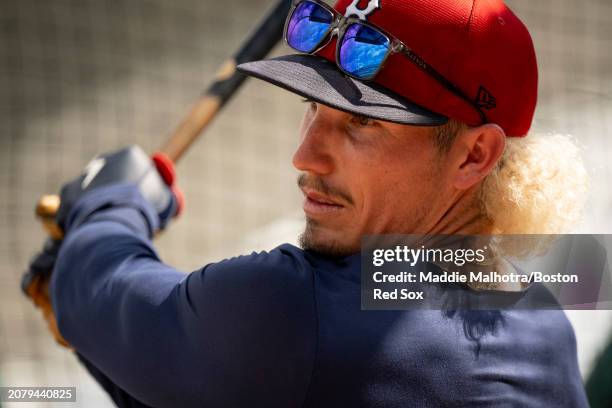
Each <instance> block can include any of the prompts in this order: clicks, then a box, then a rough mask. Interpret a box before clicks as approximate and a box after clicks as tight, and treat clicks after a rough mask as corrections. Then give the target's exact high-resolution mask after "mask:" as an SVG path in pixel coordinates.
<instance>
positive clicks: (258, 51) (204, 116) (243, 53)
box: [36, 0, 292, 240]
mask: <svg viewBox="0 0 612 408" xmlns="http://www.w3.org/2000/svg"><path fill="white" fill-rule="evenodd" d="M291 1H292V0H280V1H279V2H278V3H277V4H276V5H275V6H274V7H273V8H272V9H270V11H269V12H268V14H267V15H266V16H265V17H264V19H263V20H262V21H261V23H260V24H259V26H258V27H257V28H256V29H255V30H254V31H253V32H252V33H251V35H249V37H247V40H246V41H245V42H244V43H243V44H242V46H241V47H240V48H239V50H238V52H237V53H236V54H234V56H233V57H232V58H230V59H228V60H227V61H225V62H224V63H223V64H222V65H221V67H220V68H219V69H218V71H217V74H216V77H215V80H214V81H213V82H212V84H210V86H209V87H208V89H207V90H206V92H205V93H204V94H203V95H202V97H201V98H200V99H199V100H198V102H197V103H196V104H195V105H194V106H193V108H192V109H191V111H190V112H189V114H187V116H186V117H185V118H184V119H183V120H182V122H181V123H180V124H179V126H178V127H177V128H176V130H175V131H174V133H172V135H171V136H170V138H169V139H168V140H167V141H166V143H165V144H164V145H163V147H162V148H161V150H160V151H161V153H164V154H165V155H166V156H167V157H168V158H169V159H170V160H172V161H173V162H174V163H176V162H178V160H180V158H181V157H182V156H183V154H184V153H185V152H186V151H187V150H188V149H189V148H190V147H191V146H192V145H193V143H194V142H195V141H196V140H197V139H198V138H199V137H200V136H201V135H202V134H203V132H204V130H205V129H206V128H207V127H208V125H210V123H211V122H212V121H213V119H214V118H215V117H216V116H217V114H218V113H219V112H220V111H221V109H222V108H223V106H224V105H225V104H226V103H227V101H229V100H230V98H231V97H232V96H233V95H234V94H235V93H236V91H237V90H238V89H239V88H240V86H241V85H242V84H243V83H244V81H245V79H246V75H244V74H241V73H240V72H238V71H237V70H236V66H237V65H239V64H242V63H244V62H250V61H255V60H259V59H262V58H264V57H265V56H266V55H268V54H269V53H270V51H271V50H272V48H274V46H275V45H276V44H277V43H278V42H279V40H280V39H281V36H282V32H283V27H284V22H285V18H286V16H287V14H288V12H289V9H290V6H291ZM60 204H61V202H60V198H59V196H57V195H45V196H43V197H41V199H40V200H39V201H38V203H37V205H36V215H37V217H38V218H39V219H40V220H41V222H42V224H43V227H44V229H45V230H46V232H47V234H49V236H50V237H51V238H53V239H55V240H60V239H62V238H63V231H62V230H61V228H60V227H59V226H58V225H57V224H56V223H55V215H56V214H57V211H58V209H59V206H60Z"/></svg>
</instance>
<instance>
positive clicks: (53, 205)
mask: <svg viewBox="0 0 612 408" xmlns="http://www.w3.org/2000/svg"><path fill="white" fill-rule="evenodd" d="M59 206H60V197H59V196H58V195H44V196H42V197H41V198H40V199H39V200H38V203H37V204H36V216H37V217H38V218H40V220H41V222H42V224H43V228H44V229H45V231H47V233H48V234H49V236H50V237H51V238H53V239H55V240H61V239H62V238H63V237H64V231H62V229H61V228H60V227H59V225H57V223H56V222H55V216H56V214H57V211H58V210H59Z"/></svg>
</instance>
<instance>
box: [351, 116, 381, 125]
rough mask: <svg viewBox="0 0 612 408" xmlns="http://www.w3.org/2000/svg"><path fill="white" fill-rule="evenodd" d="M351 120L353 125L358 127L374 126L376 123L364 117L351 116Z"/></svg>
mask: <svg viewBox="0 0 612 408" xmlns="http://www.w3.org/2000/svg"><path fill="white" fill-rule="evenodd" d="M353 120H354V121H355V123H357V124H359V126H374V125H375V124H376V121H375V120H374V119H372V118H368V117H367V116H364V115H355V116H353Z"/></svg>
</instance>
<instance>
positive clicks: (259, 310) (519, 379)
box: [51, 185, 587, 408]
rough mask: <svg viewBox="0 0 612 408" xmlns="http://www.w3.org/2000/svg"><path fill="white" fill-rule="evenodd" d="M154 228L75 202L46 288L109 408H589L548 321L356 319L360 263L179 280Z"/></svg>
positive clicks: (549, 315) (276, 267) (280, 262)
mask: <svg viewBox="0 0 612 408" xmlns="http://www.w3.org/2000/svg"><path fill="white" fill-rule="evenodd" d="M156 228H157V219H156V216H155V214H154V213H153V210H152V209H151V208H150V206H149V205H148V203H146V202H145V200H144V199H143V198H142V196H141V195H140V194H139V193H138V191H137V190H136V188H135V187H133V186H130V185H115V186H110V187H105V188H100V189H96V190H94V191H92V192H90V193H88V194H87V195H86V196H85V197H83V198H82V199H81V200H79V201H78V202H77V204H76V205H75V208H74V209H73V211H72V213H71V216H70V218H69V221H68V224H67V226H66V231H67V236H66V240H65V242H64V244H63V247H62V249H61V251H60V254H59V257H58V260H57V264H56V268H55V271H54V274H53V278H52V282H51V293H52V298H53V307H54V310H55V313H56V316H57V320H58V325H59V329H60V331H61V333H62V335H63V336H64V337H65V338H66V339H67V340H68V342H70V343H71V344H72V345H73V346H74V347H75V350H76V351H77V353H78V354H79V356H80V357H81V358H82V359H83V361H84V363H85V364H86V366H87V367H88V369H89V370H90V371H91V372H92V374H94V376H95V377H96V379H97V380H98V381H99V382H100V383H101V384H102V385H103V387H104V388H105V389H106V390H107V391H108V392H109V393H110V395H111V396H112V398H113V399H114V400H115V402H116V403H117V404H118V405H120V406H132V407H141V406H154V407H259V406H261V407H268V408H271V407H349V406H351V407H374V406H376V407H445V406H461V407H463V406H465V407H480V406H482V407H485V406H486V407H489V406H495V407H548V406H550V407H586V406H587V402H586V398H585V395H584V390H583V385H582V382H581V379H580V375H579V371H578V365H577V358H576V343H575V338H574V333H573V330H572V328H571V326H570V324H569V322H568V320H567V318H566V317H565V315H564V313H563V312H562V311H555V310H547V311H544V310H540V311H538V310H508V311H472V312H463V313H445V312H444V311H436V310H430V311H362V310H361V307H360V289H361V288H360V259H359V256H358V255H356V256H351V257H347V258H344V259H341V260H331V259H327V258H324V257H321V256H318V255H317V254H315V253H311V252H309V251H303V250H301V249H299V248H296V247H294V246H291V245H282V246H280V247H278V248H276V249H273V250H271V251H269V252H262V253H253V254H251V255H248V256H240V257H236V258H232V259H228V260H224V261H221V262H217V263H212V264H209V265H207V266H205V267H203V268H201V269H199V270H196V271H194V272H192V273H190V274H184V273H182V272H179V271H177V270H175V269H174V268H172V267H170V266H168V265H165V264H164V263H162V262H161V261H160V259H159V257H158V256H157V254H156V252H155V249H154V248H153V246H152V243H151V235H152V232H153V231H154V230H155V229H156ZM203 233H205V232H203Z"/></svg>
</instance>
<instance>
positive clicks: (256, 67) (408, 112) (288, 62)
mask: <svg viewBox="0 0 612 408" xmlns="http://www.w3.org/2000/svg"><path fill="white" fill-rule="evenodd" d="M238 70H239V71H241V72H243V73H245V74H247V75H250V76H253V77H255V78H259V79H262V80H264V81H267V82H269V83H271V84H274V85H277V86H279V87H281V88H284V89H287V90H288V91H290V92H293V93H296V94H298V95H300V96H303V97H305V98H308V99H311V100H313V101H315V102H319V103H322V104H324V105H327V106H331V107H333V108H336V109H340V110H342V111H345V112H350V113H354V114H359V115H364V116H367V117H370V118H373V119H378V120H384V121H389V122H395V123H401V124H407V125H419V126H439V125H443V124H445V123H447V122H448V118H446V117H445V116H442V115H440V114H437V113H434V112H431V111H429V110H427V109H425V108H422V107H420V106H418V105H416V104H415V103H413V102H411V101H409V100H408V99H406V98H404V97H402V96H400V95H398V94H396V93H394V92H392V91H390V90H388V89H386V88H384V87H382V86H380V85H378V84H376V83H374V82H370V81H368V82H364V81H360V80H357V79H354V78H351V77H349V76H347V75H345V74H344V73H342V72H341V71H340V70H339V69H338V68H337V67H336V66H335V65H334V64H332V63H330V62H329V61H327V60H326V59H324V58H322V57H319V56H315V55H304V54H293V55H285V56H282V57H277V58H272V59H268V60H262V61H255V62H248V63H245V64H241V65H239V66H238Z"/></svg>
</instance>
